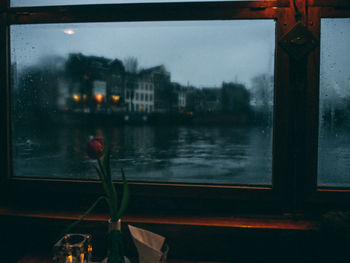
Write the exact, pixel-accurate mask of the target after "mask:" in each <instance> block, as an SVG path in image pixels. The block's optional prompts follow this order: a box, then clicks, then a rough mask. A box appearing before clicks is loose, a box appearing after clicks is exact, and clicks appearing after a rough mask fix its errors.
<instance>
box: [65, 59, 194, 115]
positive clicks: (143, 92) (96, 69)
mask: <svg viewBox="0 0 350 263" xmlns="http://www.w3.org/2000/svg"><path fill="white" fill-rule="evenodd" d="M66 68H67V69H68V70H69V74H66V75H65V77H64V78H63V81H61V82H60V87H59V90H60V94H59V98H60V101H59V107H60V108H61V109H73V110H76V111H79V110H80V111H82V110H85V111H90V110H91V109H92V110H104V109H108V110H112V111H127V112H146V113H151V112H170V111H183V110H184V109H185V108H186V96H187V95H186V93H187V90H188V89H187V88H186V87H183V86H181V85H180V84H178V83H174V82H171V76H170V73H169V72H168V71H167V70H166V69H165V67H164V66H163V65H160V66H156V67H152V68H148V69H143V70H140V71H139V72H134V73H131V72H127V71H126V70H125V68H124V65H123V63H122V62H121V61H120V60H118V59H115V60H113V61H108V60H107V59H103V58H99V57H86V56H83V55H81V54H72V55H70V57H69V59H68V61H67V63H66ZM77 68H78V69H77Z"/></svg>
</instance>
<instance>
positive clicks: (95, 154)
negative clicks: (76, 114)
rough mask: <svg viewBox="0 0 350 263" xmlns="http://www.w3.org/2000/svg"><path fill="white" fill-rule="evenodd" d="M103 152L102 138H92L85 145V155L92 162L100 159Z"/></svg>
mask: <svg viewBox="0 0 350 263" xmlns="http://www.w3.org/2000/svg"><path fill="white" fill-rule="evenodd" d="M103 151H104V139H103V138H102V137H97V138H93V139H91V140H90V141H89V142H88V143H87V144H86V153H87V155H88V156H89V157H90V158H91V159H93V160H97V159H100V158H101V157H102V156H103Z"/></svg>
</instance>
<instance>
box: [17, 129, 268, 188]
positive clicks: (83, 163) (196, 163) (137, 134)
mask: <svg viewBox="0 0 350 263" xmlns="http://www.w3.org/2000/svg"><path fill="white" fill-rule="evenodd" d="M91 135H93V136H95V135H101V136H104V137H105V138H106V140H107V141H108V142H109V143H110V147H111V165H112V171H113V176H114V178H115V179H120V172H119V171H120V170H119V169H120V168H121V167H122V168H123V169H124V170H125V172H126V175H127V178H128V180H130V181H152V182H183V183H208V184H264V185H270V184H271V180H272V171H271V170H272V130H271V129H269V128H268V129H266V128H265V129H264V128H258V127H254V128H253V127H249V128H248V127H242V128H241V127H229V126H222V127H208V126H161V125H158V126H151V125H143V126H141V125H135V126H129V125H124V126H118V127H104V128H102V127H84V128H83V127H80V126H79V127H64V126H57V127H52V126H50V127H40V128H34V127H33V128H32V129H16V133H15V139H14V143H15V144H14V174H15V175H16V176H25V177H41V178H53V177H55V178H72V179H73V178H74V179H77V178H81V179H97V174H96V171H95V169H94V167H93V166H94V161H91V160H89V159H88V158H87V156H86V154H85V144H86V142H87V140H88V138H89V136H91ZM43 164H44V165H43Z"/></svg>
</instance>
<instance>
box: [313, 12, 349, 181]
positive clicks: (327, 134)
mask: <svg viewBox="0 0 350 263" xmlns="http://www.w3.org/2000/svg"><path fill="white" fill-rule="evenodd" d="M349 43H350V19H349V18H346V19H322V21H321V68H320V70H321V71H320V114H319V146H318V148H319V149H318V185H319V186H350V172H349V171H350V53H349Z"/></svg>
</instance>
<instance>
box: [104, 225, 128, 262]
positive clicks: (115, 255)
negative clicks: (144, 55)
mask: <svg viewBox="0 0 350 263" xmlns="http://www.w3.org/2000/svg"><path fill="white" fill-rule="evenodd" d="M107 263H125V259H124V248H123V236H122V232H121V220H120V219H119V220H118V222H111V220H109V221H108V236H107Z"/></svg>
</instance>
